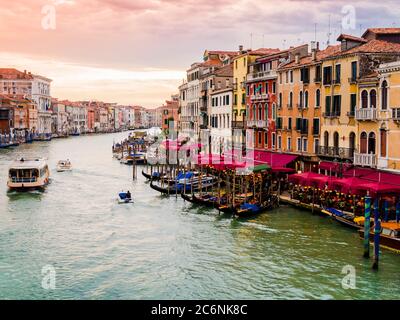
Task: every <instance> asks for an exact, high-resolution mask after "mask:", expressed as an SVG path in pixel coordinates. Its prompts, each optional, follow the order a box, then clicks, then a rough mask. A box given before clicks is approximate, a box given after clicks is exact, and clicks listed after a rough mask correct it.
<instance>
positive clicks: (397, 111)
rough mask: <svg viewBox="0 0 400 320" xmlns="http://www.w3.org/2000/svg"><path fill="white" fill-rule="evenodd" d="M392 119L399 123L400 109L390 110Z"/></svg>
mask: <svg viewBox="0 0 400 320" xmlns="http://www.w3.org/2000/svg"><path fill="white" fill-rule="evenodd" d="M392 118H393V120H394V121H400V108H392Z"/></svg>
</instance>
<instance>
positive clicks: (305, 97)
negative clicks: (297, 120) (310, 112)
mask: <svg viewBox="0 0 400 320" xmlns="http://www.w3.org/2000/svg"><path fill="white" fill-rule="evenodd" d="M304 108H308V91H306V92H304Z"/></svg>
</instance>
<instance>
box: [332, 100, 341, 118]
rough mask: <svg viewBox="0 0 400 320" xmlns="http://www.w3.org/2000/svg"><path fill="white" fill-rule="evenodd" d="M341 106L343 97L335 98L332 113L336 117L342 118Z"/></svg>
mask: <svg viewBox="0 0 400 320" xmlns="http://www.w3.org/2000/svg"><path fill="white" fill-rule="evenodd" d="M341 105H342V96H341V95H336V96H333V106H332V113H333V115H334V116H338V117H340V111H341Z"/></svg>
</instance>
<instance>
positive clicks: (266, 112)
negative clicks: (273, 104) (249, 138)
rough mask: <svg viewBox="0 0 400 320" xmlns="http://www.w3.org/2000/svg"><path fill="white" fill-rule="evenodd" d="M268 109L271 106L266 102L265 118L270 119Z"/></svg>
mask: <svg viewBox="0 0 400 320" xmlns="http://www.w3.org/2000/svg"><path fill="white" fill-rule="evenodd" d="M268 109H269V108H268V103H266V104H265V111H264V112H265V113H264V114H265V120H268V117H269V115H268V112H269V111H268Z"/></svg>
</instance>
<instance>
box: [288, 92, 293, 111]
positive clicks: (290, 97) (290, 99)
mask: <svg viewBox="0 0 400 320" xmlns="http://www.w3.org/2000/svg"><path fill="white" fill-rule="evenodd" d="M289 107H290V108H293V92H290V93H289Z"/></svg>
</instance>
